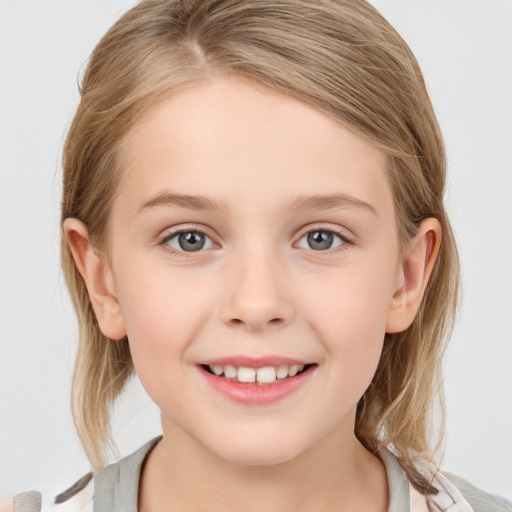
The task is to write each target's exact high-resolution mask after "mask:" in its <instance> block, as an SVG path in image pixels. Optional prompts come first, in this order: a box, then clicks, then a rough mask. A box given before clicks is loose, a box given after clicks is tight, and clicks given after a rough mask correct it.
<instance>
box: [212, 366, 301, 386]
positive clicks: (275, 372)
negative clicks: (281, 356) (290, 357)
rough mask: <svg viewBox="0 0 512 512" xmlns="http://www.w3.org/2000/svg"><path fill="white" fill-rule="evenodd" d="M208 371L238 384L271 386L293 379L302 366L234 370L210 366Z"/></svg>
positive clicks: (226, 367) (231, 367)
mask: <svg viewBox="0 0 512 512" xmlns="http://www.w3.org/2000/svg"><path fill="white" fill-rule="evenodd" d="M209 368H210V371H211V372H212V373H213V374H214V375H217V376H218V377H220V376H221V375H222V374H224V377H226V379H233V380H234V379H236V380H238V382H249V383H251V382H257V383H258V384H272V383H273V382H275V381H276V380H282V379H286V378H287V377H295V375H297V374H298V373H300V372H301V371H302V370H304V365H303V364H294V365H292V366H290V367H288V366H286V365H285V364H282V365H280V366H279V367H277V368H274V367H273V366H264V367H263V368H257V369H255V368H248V367H244V366H242V367H240V368H238V369H237V368H236V367H235V366H232V365H226V366H221V365H211V366H209Z"/></svg>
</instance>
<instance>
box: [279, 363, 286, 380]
mask: <svg viewBox="0 0 512 512" xmlns="http://www.w3.org/2000/svg"><path fill="white" fill-rule="evenodd" d="M286 377H288V366H285V365H284V364H282V365H281V366H280V367H279V368H278V369H277V378H278V379H286Z"/></svg>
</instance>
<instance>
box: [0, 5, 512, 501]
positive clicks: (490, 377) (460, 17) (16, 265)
mask: <svg viewBox="0 0 512 512" xmlns="http://www.w3.org/2000/svg"><path fill="white" fill-rule="evenodd" d="M133 3H134V2H133V1H128V0H109V1H108V2H106V1H104V0H88V1H87V2H84V1H83V0H46V1H44V2H43V1H41V0H0V495H11V494H13V493H16V492H19V491H22V490H28V489H32V488H39V489H40V490H43V491H45V492H56V491H62V490H63V489H64V488H65V487H67V486H68V485H70V484H71V483H73V482H74V480H75V479H77V478H78V477H80V476H81V475H82V474H83V473H85V472H86V471H87V470H88V464H87V461H86V460H85V457H84V455H83V453H82V451H81V448H80V445H79V443H78V440H77V437H76V435H75V433H74V431H73V426H72V421H71V416H70V408H69V389H70V376H71V370H72V364H73V358H74V353H75V343H76V338H77V332H76V325H75V319H74V314H73V311H72V308H71V306H70V301H69V298H68V295H67V292H66V290H65V287H64V283H63V278H62V276H61V273H60V270H59V227H58V219H59V200H60V199H59V198H60V174H61V169H60V155H61V146H62V141H63V138H64V135H65V132H66V128H67V126H68V125H69V122H70V119H71V116H72V113H73V110H74V108H75V107H76V105H77V102H78V90H77V79H78V75H79V72H80V70H81V69H83V66H84V64H85V62H86V60H87V57H88V54H89V53H90V51H91V50H92V48H93V47H94V45H95V43H96V42H97V41H98V40H99V38H100V37H101V35H102V34H103V33H104V32H105V31H106V29H107V28H108V27H109V26H110V25H111V24H112V22H113V21H114V20H115V19H116V18H117V17H118V16H119V15H120V13H122V12H123V11H124V10H126V9H127V8H128V7H130V6H131V5H132V4H133ZM374 3H375V5H376V6H377V7H378V8H379V9H380V10H381V12H382V13H383V14H384V15H385V16H386V17H387V18H388V19H389V20H390V21H391V23H392V24H393V25H394V26H395V27H396V28H397V30H398V31H399V32H400V33H401V34H402V35H403V36H404V38H405V40H406V41H407V42H408V43H409V44H410V46H411V47H412V49H413V51H414V52H415V54H416V56H417V58H418V60H419V62H420V64H421V66H422V68H423V71H424V74H425V77H426V81H427V84H428V87H429V91H430V93H431V97H432V101H433V103H434V106H435V109H436V112H437V114H438V117H439V121H440V124H441V127H442V130H443V132H444V135H445V138H446V144H447V149H448V161H449V189H448V206H449V211H450V213H451V217H452V220H453V224H454V228H455V231H456V234H457V238H458V241H459V245H460V253H461V257H462V263H463V286H464V297H463V303H462V308H461V312H460V315H459V321H458V325H457V328H456V331H455V334H454V336H453V341H452V344H451V348H450V350H449V353H448V359H447V364H446V368H445V376H446V385H447V398H448V400H447V409H448V424H447V442H446V452H445V459H444V467H445V468H446V469H449V470H451V471H453V472H455V473H458V474H461V475H463V476H464V477H466V478H467V479H469V480H471V481H473V483H475V484H476V485H478V486H480V487H482V488H484V489H487V490H489V491H491V492H495V493H500V494H502V495H505V496H507V497H508V498H512V319H511V318H512V270H511V268H512V157H511V148H512V1H510V0H450V1H446V0H422V1H416V0H415V1H412V0H375V2H374ZM159 431H160V426H159V418H158V412H157V411H156V410H155V407H154V406H153V405H152V404H151V402H150V400H149V398H148V397H147V396H146V395H145V393H144V392H143V391H142V390H141V388H140V386H139V385H138V383H137V382H134V383H133V384H132V385H130V387H129V389H128V392H127V393H126V394H125V395H124V396H123V397H122V399H121V400H120V402H119V405H118V407H117V411H116V415H115V420H114V435H115V438H116V439H117V441H118V447H119V452H120V454H127V453H130V452H131V451H133V450H134V449H135V448H137V447H138V446H139V445H141V444H142V443H143V442H145V441H146V440H147V439H149V438H150V437H152V436H154V435H157V434H158V433H159Z"/></svg>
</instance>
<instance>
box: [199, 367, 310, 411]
mask: <svg viewBox="0 0 512 512" xmlns="http://www.w3.org/2000/svg"><path fill="white" fill-rule="evenodd" d="M219 362H222V363H224V364H218V362H212V363H213V364H199V365H197V368H198V369H199V371H200V374H201V375H202V377H203V379H204V381H205V382H206V384H207V385H208V386H209V387H210V388H211V389H213V390H214V391H216V392H218V393H220V394H221V395H223V396H224V397H226V398H228V399H230V400H233V401H235V402H238V403H241V404H243V405H246V406H263V405H269V404H272V403H275V402H278V401H280V400H282V399H284V398H285V397H287V396H289V395H293V394H295V393H296V392H297V391H298V390H299V389H301V388H304V387H305V386H306V383H307V382H309V381H310V380H311V379H312V378H313V375H314V374H315V373H316V372H315V370H316V368H317V367H318V363H309V364H306V363H304V364H302V363H301V364H297V361H293V362H292V363H290V364H285V363H284V362H283V361H281V362H280V364H275V365H271V364H269V363H270V362H265V363H262V362H260V363H254V362H253V366H251V365H249V364H248V363H250V361H247V360H243V361H240V363H239V365H238V366H235V364H234V363H235V361H230V363H233V364H226V362H225V361H219Z"/></svg>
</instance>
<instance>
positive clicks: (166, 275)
mask: <svg viewBox="0 0 512 512" xmlns="http://www.w3.org/2000/svg"><path fill="white" fill-rule="evenodd" d="M118 281H119V282H120V283H123V284H125V283H128V284H127V285H125V286H122V287H121V288H120V289H118V299H119V302H120V304H121V310H122V313H123V318H124V320H125V325H126V331H127V334H128V339H129V342H130V349H131V352H132V357H133V361H134V364H135V368H136V370H137V373H138V374H139V377H142V374H143V373H148V374H150V375H151V374H156V373H157V372H154V371H152V369H154V370H156V369H157V368H160V367H161V366H162V365H164V364H165V365H166V367H172V366H176V365H178V364H180V363H181V361H182V360H183V355H184V354H185V352H186V350H187V347H188V346H189V345H190V344H191V343H192V342H193V340H194V338H195V336H196V334H197V332H198V330H199V329H200V328H201V326H202V325H203V324H204V322H205V321H206V318H207V312H208V309H209V308H208V304H210V303H211V302H212V300H211V298H210V297H209V291H208V287H205V286H204V285H203V281H200V282H199V281H191V280H188V279H185V280H184V279H183V278H180V277H179V276H176V275H174V276H173V275H171V273H170V272H169V271H168V269H162V271H159V270H158V268H156V267H155V266H152V267H151V268H144V267H142V268H140V267H139V268H138V270H137V272H134V273H133V275H132V276H130V277H129V278H128V276H126V275H122V273H120V274H119V279H118ZM155 377H156V375H155Z"/></svg>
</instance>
